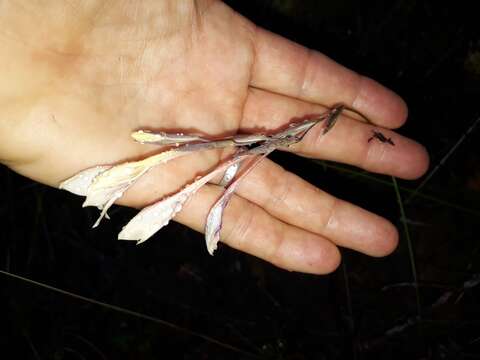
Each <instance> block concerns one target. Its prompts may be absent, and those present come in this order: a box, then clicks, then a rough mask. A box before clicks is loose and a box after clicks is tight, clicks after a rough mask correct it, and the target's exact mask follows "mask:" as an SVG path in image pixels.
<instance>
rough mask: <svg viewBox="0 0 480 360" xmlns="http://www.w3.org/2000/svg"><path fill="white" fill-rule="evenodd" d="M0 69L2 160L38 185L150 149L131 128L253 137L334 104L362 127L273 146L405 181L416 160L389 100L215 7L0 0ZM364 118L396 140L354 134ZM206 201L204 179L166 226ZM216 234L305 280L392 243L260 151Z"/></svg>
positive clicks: (155, 185) (185, 174)
mask: <svg viewBox="0 0 480 360" xmlns="http://www.w3.org/2000/svg"><path fill="white" fill-rule="evenodd" d="M0 68H2V69H4V70H8V71H4V72H3V73H2V76H1V77H0V101H1V106H0V136H1V138H2V141H1V142H0V159H1V161H2V163H4V164H6V165H7V166H9V167H10V168H11V169H13V170H14V171H16V172H19V173H21V174H23V175H25V176H28V177H30V178H32V179H34V180H37V181H39V182H42V183H44V184H48V185H51V186H58V184H59V183H60V182H61V181H62V180H64V179H66V178H68V177H70V176H72V175H74V174H75V173H77V172H79V171H81V170H83V169H85V168H88V167H90V166H94V165H98V164H111V163H116V162H121V161H125V160H127V159H138V158H142V157H145V156H146V155H148V154H152V152H155V151H158V147H155V146H153V145H141V144H138V143H135V142H134V141H132V139H131V138H130V133H131V132H132V131H134V130H138V129H140V128H148V129H152V130H163V131H170V132H172V131H173V132H178V130H181V131H182V132H185V133H188V132H195V133H199V134H205V135H222V136H226V135H232V134H235V133H236V132H238V131H242V132H259V131H262V130H269V129H278V128H279V127H281V126H282V125H284V124H286V123H287V122H288V121H289V119H291V118H292V117H296V116H302V115H304V114H311V113H317V112H323V111H324V110H325V109H326V108H325V106H331V105H333V104H336V103H339V102H342V103H345V104H346V105H348V106H350V107H352V108H354V109H356V110H358V111H359V112H361V113H363V114H365V115H366V116H367V117H369V118H370V119H371V120H372V121H373V122H374V123H375V124H376V127H373V126H372V125H369V124H366V123H363V122H360V121H357V120H355V119H353V118H352V117H348V116H346V115H342V116H341V117H340V119H339V120H338V122H337V123H336V124H335V127H334V128H333V129H332V130H331V131H330V132H329V133H328V134H326V135H325V136H324V135H323V134H322V128H321V127H317V128H314V129H312V130H311V131H310V132H309V133H308V134H307V136H305V138H304V139H303V140H302V142H301V143H299V144H296V145H295V146H294V147H292V148H289V149H286V150H288V151H293V152H295V153H297V154H298V155H301V156H307V157H312V158H322V159H328V160H334V161H339V162H343V163H347V164H353V165H356V166H358V167H361V168H363V169H367V170H369V171H372V172H377V173H383V174H391V175H394V176H397V177H400V178H404V179H414V178H417V177H419V176H421V175H422V174H424V172H425V171H426V169H427V166H428V156H427V153H426V151H425V149H424V148H423V147H422V146H421V145H419V144H418V143H416V142H414V141H412V140H410V139H407V138H404V137H402V136H401V135H398V134H395V133H393V131H391V130H389V129H395V128H398V127H400V126H401V125H402V124H403V123H404V122H405V120H406V116H407V108H406V105H405V103H404V102H403V101H402V99H401V98H400V97H398V96H397V95H396V94H394V93H393V92H392V91H390V90H388V89H386V88H384V87H383V86H381V85H380V84H378V83H377V82H375V81H374V80H371V79H368V78H366V77H363V76H361V75H359V74H357V73H355V72H353V71H351V70H348V69H346V68H344V67H342V66H341V65H339V64H337V63H335V62H334V61H333V60H331V59H329V58H327V57H326V56H325V55H322V54H320V53H318V52H315V51H312V50H308V49H306V48H304V47H302V46H300V45H298V44H295V43H293V42H290V41H288V40H286V39H284V38H281V37H279V36H277V35H275V34H272V33H270V32H268V31H265V30H263V29H261V28H258V27H256V26H255V25H254V24H252V23H251V22H249V21H248V20H247V19H245V18H243V17H241V16H240V15H238V14H236V13H235V12H234V11H232V10H231V9H230V8H228V7H227V6H226V5H224V4H223V3H222V2H220V1H214V0H198V1H193V0H162V1H154V0H152V1H135V0H124V1H113V2H108V1H106V0H104V1H99V0H91V1H77V0H70V1H54V0H50V1H48V0H46V1H43V2H34V1H30V0H28V1H27V0H25V1H21V0H16V1H2V2H0ZM375 128H376V129H379V128H381V131H382V133H383V134H384V135H385V136H386V137H392V139H394V141H395V146H388V144H387V145H386V144H383V143H381V142H379V141H371V142H368V138H369V137H370V136H371V134H372V130H373V129H375ZM224 155H225V154H224V153H222V152H221V151H220V150H212V151H207V152H204V153H201V154H194V155H192V156H187V157H184V158H181V159H178V161H177V160H175V161H173V162H172V163H169V164H167V165H165V166H162V167H159V168H157V169H154V170H153V171H152V172H150V173H149V174H148V175H147V176H145V177H144V178H142V179H141V180H140V181H139V182H138V183H137V184H136V185H135V186H133V187H132V188H131V189H130V190H129V191H128V192H127V193H126V194H125V196H124V197H123V198H122V199H121V201H119V203H120V204H122V205H127V206H133V207H142V206H145V205H146V204H149V203H151V202H152V201H154V200H156V199H158V198H159V197H161V196H162V195H163V194H165V193H171V192H172V191H175V190H176V189H178V187H180V186H182V185H184V184H185V183H188V182H190V181H191V180H192V178H193V177H194V176H196V175H198V174H200V173H202V172H205V171H206V170H207V169H210V168H212V167H213V166H215V164H216V163H218V161H219V160H220V159H221V158H222V157H223V156H224ZM359 190H361V189H359ZM219 195H220V189H219V188H218V187H217V186H215V185H213V184H212V185H207V186H205V187H204V188H202V190H201V191H199V192H198V194H197V195H196V196H195V197H194V198H193V199H192V201H190V202H189V203H188V204H187V206H186V207H185V208H184V210H183V211H181V212H180V213H179V214H178V216H177V217H176V220H177V221H179V222H181V223H183V224H185V225H187V226H189V227H191V228H193V229H196V230H199V231H202V229H203V226H204V222H205V219H206V215H207V213H208V210H209V208H210V206H211V205H212V204H213V203H214V202H215V200H216V199H217V198H218V196H219ZM221 236H222V241H223V242H225V243H226V244H228V245H229V246H231V247H234V248H237V249H239V250H241V251H245V252H247V253H250V254H253V255H255V256H258V257H260V258H263V259H265V260H266V261H269V262H271V263H273V264H275V265H277V266H279V267H282V268H285V269H289V270H294V271H301V272H307V273H315V274H324V273H328V272H331V271H333V270H334V269H335V268H336V267H337V266H338V264H339V261H340V254H339V251H338V246H342V247H348V248H351V249H355V250H357V251H360V252H362V253H365V254H368V255H371V256H384V255H387V254H389V253H391V252H392V251H393V250H394V249H395V247H396V245H397V242H398V234H397V231H396V229H395V228H394V226H393V225H392V224H391V223H389V222H388V221H387V220H385V219H383V218H382V217H380V216H377V215H374V214H372V213H370V212H368V211H366V210H363V209H361V208H359V207H357V206H355V205H353V204H350V203H347V202H345V201H342V200H340V199H336V198H334V197H332V196H331V195H329V194H327V193H325V192H323V191H322V190H320V189H317V188H316V187H314V186H312V185H311V184H308V183H307V182H305V181H303V180H302V179H300V178H299V177H297V176H296V175H294V174H292V173H290V172H288V171H286V170H284V169H282V168H281V167H280V166H278V165H276V164H275V163H273V162H272V161H270V160H265V161H262V163H261V164H260V165H259V166H257V167H256V168H255V170H253V171H252V172H251V173H250V174H249V175H248V176H247V177H246V178H245V179H244V181H243V182H242V183H241V185H240V186H239V188H238V190H237V195H235V196H234V197H233V199H232V201H231V202H230V204H229V206H228V208H227V210H226V212H225V217H224V226H223V229H222V234H221Z"/></svg>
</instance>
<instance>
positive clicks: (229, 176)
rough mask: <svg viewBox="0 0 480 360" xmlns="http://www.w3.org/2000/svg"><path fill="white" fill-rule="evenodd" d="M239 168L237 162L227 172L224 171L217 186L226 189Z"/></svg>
mask: <svg viewBox="0 0 480 360" xmlns="http://www.w3.org/2000/svg"><path fill="white" fill-rule="evenodd" d="M239 167H240V163H239V162H238V163H235V164H233V165H231V166H230V167H229V168H228V169H227V170H225V174H223V178H222V180H220V183H219V184H218V185H220V186H222V187H227V186H228V185H229V184H230V183H231V182H232V180H233V179H234V178H235V176H236V175H237V171H238V168H239Z"/></svg>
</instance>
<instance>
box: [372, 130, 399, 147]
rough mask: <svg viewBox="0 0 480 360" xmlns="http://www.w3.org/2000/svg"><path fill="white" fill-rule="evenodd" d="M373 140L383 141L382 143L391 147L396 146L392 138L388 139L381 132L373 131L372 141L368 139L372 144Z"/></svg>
mask: <svg viewBox="0 0 480 360" xmlns="http://www.w3.org/2000/svg"><path fill="white" fill-rule="evenodd" d="M373 139H377V140H379V141H381V142H382V143H388V144H390V145H395V143H394V142H393V140H392V138H387V137H386V136H385V135H383V134H382V133H381V132H380V131H375V130H373V135H372V137H371V138H370V139H368V142H370V141H371V140H373Z"/></svg>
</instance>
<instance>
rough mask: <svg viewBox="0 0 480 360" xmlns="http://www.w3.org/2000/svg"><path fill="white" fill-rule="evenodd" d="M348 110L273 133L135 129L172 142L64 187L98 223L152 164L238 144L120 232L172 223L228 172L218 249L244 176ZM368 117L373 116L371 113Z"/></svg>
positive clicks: (135, 233)
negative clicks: (95, 212) (93, 210)
mask: <svg viewBox="0 0 480 360" xmlns="http://www.w3.org/2000/svg"><path fill="white" fill-rule="evenodd" d="M344 110H349V111H353V112H356V111H355V110H353V109H350V108H347V107H346V106H345V105H342V104H340V105H336V106H334V107H332V109H330V110H328V111H326V112H325V113H322V114H320V115H316V116H310V117H308V118H307V119H306V120H303V121H301V122H297V123H292V124H290V125H289V126H288V127H287V128H286V129H284V130H281V131H278V132H276V133H273V134H268V135H267V134H248V135H234V136H230V137H225V138H216V139H208V138H205V137H201V136H197V135H193V134H183V133H166V132H150V131H144V130H139V131H135V132H134V133H132V138H133V139H134V140H135V141H137V142H140V143H142V144H156V145H163V146H166V145H169V146H172V148H170V149H169V150H167V151H163V152H160V153H159V154H155V155H153V156H150V157H148V158H145V159H143V160H140V161H134V162H126V163H122V164H119V165H114V166H110V165H102V166H95V167H92V168H89V169H86V170H83V171H81V172H80V173H78V174H76V175H75V176H73V177H71V178H69V179H67V180H65V181H64V182H62V183H61V184H60V188H61V189H65V190H67V191H70V192H72V193H75V194H77V195H82V196H86V199H85V202H84V204H83V206H84V207H85V206H96V207H97V208H99V209H100V210H101V214H100V216H99V217H98V219H97V221H96V222H95V224H94V225H93V226H94V227H96V226H98V224H99V223H100V221H101V220H102V218H103V217H107V218H108V215H107V211H108V209H109V208H110V207H111V206H112V205H113V203H114V202H115V201H116V200H118V199H119V198H120V197H122V195H123V194H124V193H125V191H127V190H128V189H129V188H130V187H131V186H132V185H133V184H134V183H135V182H136V181H137V180H138V179H139V178H140V177H142V176H143V175H145V174H146V173H147V172H148V171H149V170H150V169H152V168H153V167H155V166H157V165H160V164H163V163H166V162H168V161H170V160H173V159H176V158H178V157H181V156H184V155H188V154H191V153H193V152H197V151H204V150H209V149H215V148H226V147H236V148H237V150H236V152H235V153H234V154H233V155H232V156H231V157H230V158H229V159H227V160H226V161H224V162H222V163H220V164H219V165H218V166H217V167H216V168H215V169H213V170H212V171H210V172H209V173H207V174H206V175H204V176H201V177H199V178H197V179H196V180H195V181H194V182H193V183H191V184H190V185H187V186H185V187H184V188H182V189H181V190H179V191H177V192H176V193H174V194H172V195H170V196H167V197H164V198H163V199H161V200H160V201H158V202H156V203H154V204H152V205H150V206H147V207H146V208H144V209H143V210H141V211H140V212H139V213H138V214H137V215H136V216H135V217H134V218H133V219H131V220H130V222H129V223H128V224H127V225H125V226H124V227H123V229H122V231H121V232H120V233H119V234H118V238H119V239H121V240H134V241H137V242H138V243H141V242H144V241H146V240H147V239H149V238H150V237H151V236H152V235H153V234H155V233H156V232H157V231H158V230H160V229H161V228H162V227H163V226H165V225H167V224H168V222H169V221H170V220H171V219H172V218H173V217H174V216H175V215H176V214H177V213H178V212H179V211H180V210H181V209H182V207H183V206H184V204H185V203H186V202H187V201H188V199H189V198H190V197H192V196H193V195H194V194H195V193H196V192H197V191H198V190H199V189H200V188H201V187H202V186H203V185H205V184H207V183H208V182H210V181H211V180H212V179H213V178H215V177H216V176H218V175H220V174H222V173H224V175H223V179H222V180H221V182H220V185H221V186H223V187H224V191H223V194H222V196H221V197H220V198H219V199H218V200H217V201H216V203H215V204H214V205H213V206H212V208H211V209H210V211H209V213H208V216H207V221H206V225H205V241H206V245H207V250H208V252H209V253H210V254H211V255H213V252H214V251H215V249H216V248H217V244H218V242H219V240H220V230H221V227H222V217H223V211H224V209H225V208H226V206H227V205H228V202H229V200H230V198H231V197H232V195H233V194H234V192H235V189H236V187H237V186H238V184H239V183H240V181H241V180H242V178H244V177H245V176H247V175H248V173H249V172H250V171H251V170H252V169H253V168H254V167H255V166H256V165H257V164H258V163H259V162H260V161H261V160H262V159H263V158H265V157H266V156H268V154H270V153H271V152H272V151H274V150H275V149H277V148H279V147H288V146H291V145H293V144H295V143H297V142H299V141H301V140H302V138H303V137H304V136H305V134H306V133H307V132H308V131H309V130H310V129H312V128H313V127H314V126H316V125H317V124H319V123H323V125H324V129H323V135H325V134H326V133H327V132H328V131H330V130H331V129H332V128H333V126H334V125H335V123H336V121H337V120H338V118H339V115H340V114H341V113H342V111H344ZM360 115H361V114H360ZM366 120H367V121H368V119H366ZM374 138H375V139H378V140H379V141H381V142H383V143H388V144H390V145H394V143H393V141H392V140H391V139H390V138H388V139H387V138H386V137H385V136H383V134H382V133H381V132H378V131H374V135H373V136H372V138H370V139H369V140H368V141H371V140H372V139H374ZM242 163H246V166H244V167H243V168H242V170H241V171H240V172H239V171H238V170H239V169H240V165H241V164H242Z"/></svg>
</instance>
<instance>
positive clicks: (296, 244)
mask: <svg viewBox="0 0 480 360" xmlns="http://www.w3.org/2000/svg"><path fill="white" fill-rule="evenodd" d="M148 191H149V189H148V188H139V187H136V188H135V193H132V192H130V195H129V196H140V197H142V196H145V194H144V193H147V192H148ZM220 195H221V188H220V187H219V186H216V185H206V186H204V187H203V188H202V189H201V190H200V191H199V192H198V193H197V194H196V195H195V196H194V197H193V198H192V199H191V200H190V201H189V202H188V203H187V204H186V205H185V207H184V208H183V210H182V211H181V212H180V213H179V214H178V215H177V216H176V217H175V220H176V221H179V222H181V223H182V224H184V225H187V226H189V227H191V228H192V229H195V230H197V231H199V232H203V229H204V227H205V220H206V218H207V215H208V212H209V210H210V208H211V207H212V206H213V204H214V202H215V201H216V200H217V199H218V198H219V196H220ZM221 239H222V242H224V243H226V244H228V245H229V246H231V247H233V248H235V249H238V250H241V251H244V252H246V253H249V254H251V255H254V256H256V257H259V258H261V259H264V260H266V261H268V262H270V263H272V264H274V265H276V266H278V267H281V268H284V269H288V270H292V271H299V272H304V273H313V274H325V273H329V272H332V271H334V270H335V269H336V268H337V266H338V264H339V262H340V253H339V251H338V249H337V247H336V246H335V245H333V244H332V243H331V242H330V241H328V240H327V239H325V238H324V237H322V236H319V235H316V234H312V233H310V232H308V231H305V230H302V229H299V228H296V227H294V226H291V225H288V224H285V223H283V222H281V221H280V220H278V219H275V218H273V217H272V216H271V215H270V214H268V213H267V212H266V211H264V210H263V209H261V208H260V207H259V206H257V205H255V204H253V203H252V202H249V201H248V200H245V199H243V198H241V197H239V196H236V195H235V196H233V197H232V200H231V201H230V202H229V204H228V206H227V208H226V209H225V212H224V216H223V227H222V231H221ZM205 251H206V250H205Z"/></svg>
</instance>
